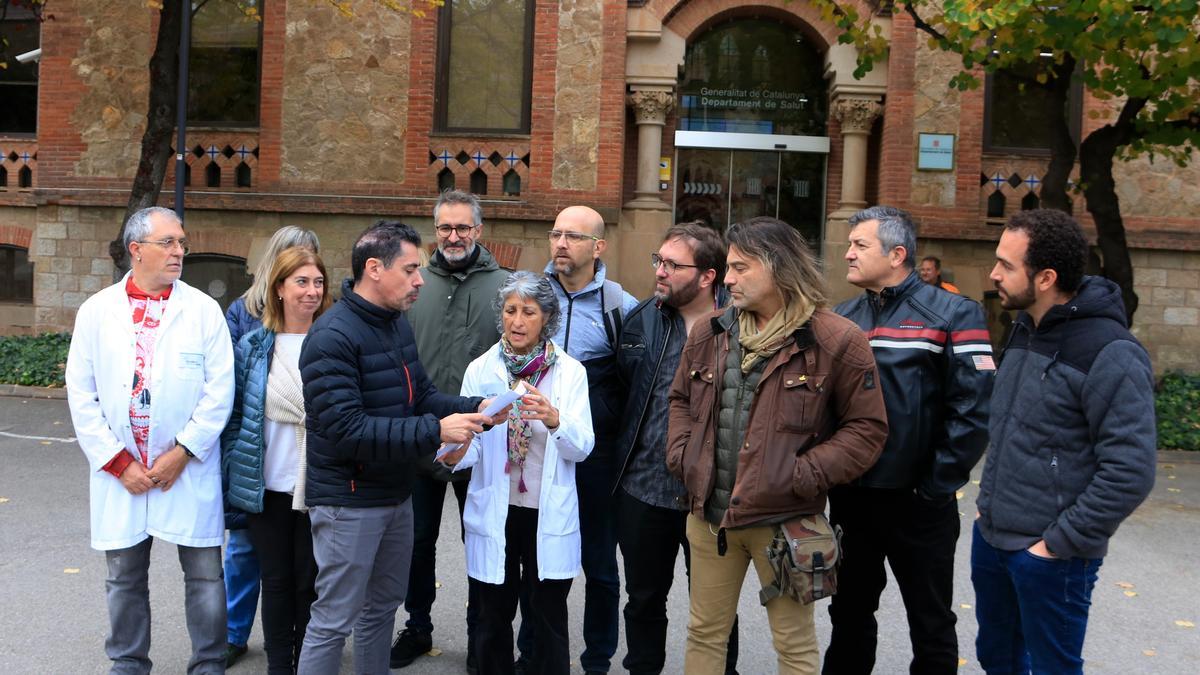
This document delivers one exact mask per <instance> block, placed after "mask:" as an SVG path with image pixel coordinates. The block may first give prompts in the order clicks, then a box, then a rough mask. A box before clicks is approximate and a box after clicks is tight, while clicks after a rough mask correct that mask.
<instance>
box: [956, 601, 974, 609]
mask: <svg viewBox="0 0 1200 675" xmlns="http://www.w3.org/2000/svg"><path fill="white" fill-rule="evenodd" d="M959 607H962V608H963V609H971V606H970V605H968V604H967V603H965V602H964V603H962V604H961V605H959Z"/></svg>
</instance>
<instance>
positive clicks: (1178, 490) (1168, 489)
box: [1167, 488, 1183, 492]
mask: <svg viewBox="0 0 1200 675" xmlns="http://www.w3.org/2000/svg"><path fill="white" fill-rule="evenodd" d="M1167 492H1183V490H1180V489H1179V488H1167Z"/></svg>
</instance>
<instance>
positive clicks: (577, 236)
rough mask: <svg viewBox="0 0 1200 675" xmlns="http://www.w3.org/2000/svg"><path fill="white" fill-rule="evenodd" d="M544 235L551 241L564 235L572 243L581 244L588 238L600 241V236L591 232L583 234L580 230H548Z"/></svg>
mask: <svg viewBox="0 0 1200 675" xmlns="http://www.w3.org/2000/svg"><path fill="white" fill-rule="evenodd" d="M546 235H547V236H549V237H550V241H551V243H553V242H556V241H558V240H559V239H561V238H563V237H566V239H567V241H568V242H569V243H572V244H582V243H583V242H585V241H588V240H589V239H590V240H591V241H600V237H597V236H595V235H592V234H584V233H582V232H563V231H561V230H550V231H549V232H547V233H546Z"/></svg>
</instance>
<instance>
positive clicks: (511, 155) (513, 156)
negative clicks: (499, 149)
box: [504, 150, 521, 167]
mask: <svg viewBox="0 0 1200 675" xmlns="http://www.w3.org/2000/svg"><path fill="white" fill-rule="evenodd" d="M504 161H506V162H508V165H509V166H512V167H515V166H516V165H517V162H519V161H521V158H520V157H517V153H516V152H514V151H512V150H509V151H508V155H507V156H506V157H505V158H504Z"/></svg>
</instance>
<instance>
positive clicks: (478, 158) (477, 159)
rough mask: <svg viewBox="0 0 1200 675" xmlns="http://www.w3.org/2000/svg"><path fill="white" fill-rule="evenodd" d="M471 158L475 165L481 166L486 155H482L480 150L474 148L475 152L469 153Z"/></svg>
mask: <svg viewBox="0 0 1200 675" xmlns="http://www.w3.org/2000/svg"><path fill="white" fill-rule="evenodd" d="M471 159H473V160H475V163H476V164H477V165H479V166H483V160H485V159H487V156H486V155H484V154H483V153H482V152H480V151H478V150H476V151H475V154H473V155H471Z"/></svg>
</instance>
